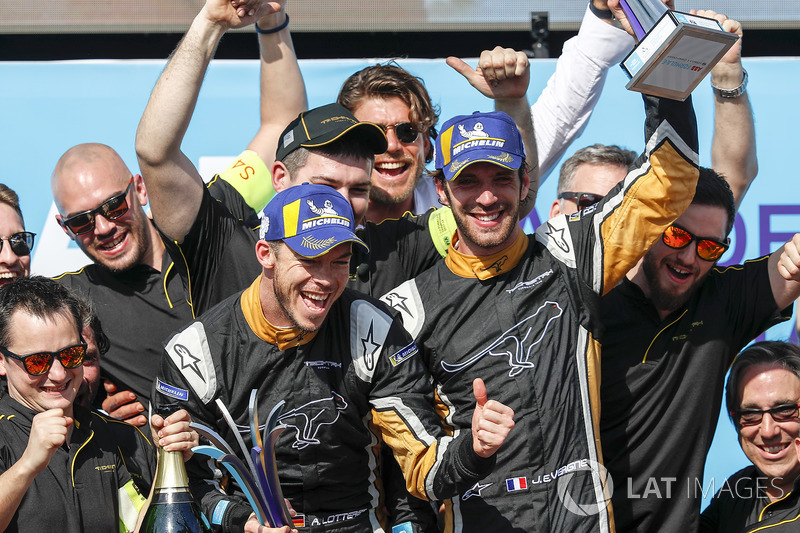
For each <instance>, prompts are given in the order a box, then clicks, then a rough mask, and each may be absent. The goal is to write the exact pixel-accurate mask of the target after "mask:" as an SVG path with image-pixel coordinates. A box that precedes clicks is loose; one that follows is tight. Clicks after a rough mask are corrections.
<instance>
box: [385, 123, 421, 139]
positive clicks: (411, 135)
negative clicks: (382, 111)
mask: <svg viewBox="0 0 800 533" xmlns="http://www.w3.org/2000/svg"><path fill="white" fill-rule="evenodd" d="M379 126H380V127H381V128H382V129H383V133H386V131H387V130H390V129H393V130H394V134H395V135H397V140H398V141H400V142H401V143H405V144H411V143H413V142H414V141H416V140H417V137H419V132H418V131H417V129H416V128H415V127H414V125H413V124H412V123H410V122H400V123H398V124H395V125H394V126H392V125H383V124H379Z"/></svg>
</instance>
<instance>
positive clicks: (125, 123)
mask: <svg viewBox="0 0 800 533" xmlns="http://www.w3.org/2000/svg"><path fill="white" fill-rule="evenodd" d="M374 62H375V61H374V60H373V61H366V60H364V61H362V60H334V61H301V68H302V70H303V74H304V76H305V79H306V83H307V87H308V94H309V103H310V105H311V106H312V107H314V106H317V105H321V104H324V103H328V102H330V101H333V99H335V97H336V93H337V92H338V89H339V86H340V85H341V83H342V81H343V80H344V79H345V78H346V77H347V76H348V75H349V74H351V73H352V72H353V71H355V70H357V69H359V68H361V67H363V66H365V65H367V64H369V63H374ZM399 63H400V64H401V65H402V66H404V67H406V68H407V69H408V70H410V71H411V72H413V73H414V74H416V75H418V76H421V77H422V78H423V79H424V80H425V82H426V85H427V87H428V89H429V90H430V92H431V95H432V97H433V99H434V101H435V102H436V103H437V104H438V105H439V106H440V108H441V116H442V117H443V118H447V117H450V116H453V115H455V114H462V113H470V112H472V111H475V110H481V111H487V110H491V109H492V103H491V101H490V100H488V99H486V98H484V97H483V96H481V95H480V94H479V93H477V92H476V91H475V90H474V89H472V87H470V86H469V84H468V83H467V82H466V81H465V80H464V79H463V78H462V77H461V76H460V75H459V74H457V73H456V72H455V71H453V70H452V69H450V68H449V67H448V66H447V65H446V64H445V63H444V61H443V60H402V61H399ZM474 63H475V62H474V60H473V61H472V64H473V65H474ZM163 65H164V62H163V61H113V62H109V61H71V62H40V63H39V62H36V63H33V62H14V63H0V79H2V80H3V83H2V84H0V182H4V183H6V184H8V185H9V186H10V187H12V188H13V189H14V190H16V191H17V192H18V193H19V195H20V198H21V201H22V209H23V213H24V214H25V219H26V226H27V229H29V230H30V231H34V232H36V233H37V234H38V237H37V244H36V248H35V250H34V257H33V271H34V273H38V274H45V275H55V274H58V273H61V272H63V271H65V270H72V269H74V268H77V267H79V266H81V265H83V264H86V263H87V261H86V259H85V257H84V256H83V254H82V253H81V252H80V250H78V248H77V247H76V246H75V245H74V244H73V243H72V242H71V241H69V240H68V239H67V237H66V236H65V235H64V233H63V232H62V231H61V229H60V228H59V227H58V225H57V224H56V223H55V220H54V218H53V216H54V214H55V211H54V206H53V202H52V195H51V193H50V174H51V172H52V170H53V167H54V166H55V163H56V161H57V160H58V158H59V157H60V155H61V154H62V153H63V152H64V151H66V150H67V149H68V148H69V147H71V146H73V145H75V144H78V143H82V142H90V141H92V142H102V143H105V144H108V145H110V146H112V147H113V148H114V149H116V150H117V151H118V152H119V153H120V154H121V156H122V158H123V159H124V160H125V161H126V162H127V164H128V166H129V168H130V169H131V171H132V172H134V173H136V172H138V167H137V164H136V156H135V152H134V135H135V132H136V127H137V125H138V122H139V118H140V116H141V114H142V111H143V109H144V106H145V104H146V102H147V98H148V97H149V93H150V90H151V89H152V87H153V85H154V83H155V81H156V79H157V77H158V75H159V73H160V71H161V69H162V68H163ZM745 66H746V68H747V70H748V72H749V73H750V84H749V87H748V93H749V94H750V98H751V100H752V103H753V108H754V110H755V115H756V131H757V139H758V154H759V167H760V171H759V177H758V178H757V179H756V181H755V183H754V184H753V186H752V187H751V189H750V191H749V192H748V194H747V197H746V198H745V200H744V202H743V203H742V206H741V209H740V212H739V215H738V218H737V224H736V228H735V230H734V234H733V235H732V238H733V245H732V246H731V249H730V250H729V251H728V253H727V254H726V256H725V258H723V263H738V262H741V261H742V260H743V259H745V258H753V257H757V256H759V255H761V254H766V253H769V252H770V251H772V250H774V249H776V248H778V247H779V246H780V245H781V244H782V243H783V242H785V241H786V240H787V239H788V238H790V237H791V235H792V234H794V233H795V232H797V231H800V201H798V195H797V191H798V189H797V188H796V187H797V186H796V185H793V183H795V180H796V177H795V172H796V171H794V170H792V163H791V161H790V160H791V158H790V157H788V156H790V155H791V154H792V152H793V151H794V150H796V149H797V148H796V146H795V142H796V141H795V139H796V132H795V127H796V124H798V123H800V112H799V111H798V107H797V106H796V105H794V104H792V102H793V101H794V99H795V97H796V93H797V87H798V86H800V63H799V62H798V59H795V58H782V59H770V58H761V59H750V60H746V61H745ZM554 68H555V62H554V60H537V61H534V62H533V64H532V67H531V72H532V74H531V80H532V81H531V88H530V91H529V99H530V100H531V101H534V100H535V99H536V98H537V96H538V95H539V93H540V92H541V90H542V88H543V87H544V85H545V83H546V82H547V79H548V77H549V76H550V75H551V74H552V72H553V70H554ZM626 81H627V80H626V78H625V76H624V74H623V73H622V71H621V70H620V69H617V68H614V69H612V71H611V73H610V75H609V78H608V81H607V83H606V87H605V90H604V92H603V95H602V97H601V99H600V101H599V103H598V105H597V107H596V109H595V113H594V116H593V117H592V118H591V120H590V122H589V124H588V126H587V128H586V130H585V131H584V133H583V134H582V136H581V137H580V138H579V139H578V140H577V141H576V142H575V143H574V144H573V146H571V147H570V148H569V149H568V150H567V153H566V157H568V156H569V155H571V153H573V152H574V151H575V150H576V149H578V148H580V147H583V146H586V145H588V144H592V143H596V142H600V143H606V144H611V143H614V144H620V145H622V146H626V147H628V148H631V149H633V150H636V151H640V150H641V149H642V148H643V146H644V138H643V127H642V123H643V118H644V113H643V107H642V103H641V98H640V96H639V95H638V94H636V93H631V92H628V91H626V90H625V89H624V85H625V82H626ZM694 102H695V108H696V110H697V114H698V123H699V129H700V140H701V146H700V148H701V152H700V157H701V164H703V165H706V166H709V165H710V164H711V158H710V152H709V150H710V145H711V136H712V132H713V98H712V95H711V90H710V88H709V83H708V80H705V81H704V82H703V84H701V85H700V86H699V87H698V88H697V89H696V90H695V95H694ZM258 117H259V107H258V63H257V62H256V61H214V62H213V63H212V64H211V66H210V68H209V72H208V75H207V77H206V81H205V84H204V86H203V89H202V92H201V94H200V99H199V102H198V106H197V110H196V112H195V114H194V118H193V119H192V123H191V125H190V127H189V131H188V133H187V135H186V139H185V141H184V143H183V150H184V152H185V153H186V154H187V155H188V156H189V157H190V158H191V159H192V160H193V161H195V162H196V163H198V162H199V161H200V160H201V157H202V158H204V157H207V156H231V157H232V156H234V155H236V154H238V153H239V152H241V150H242V149H243V148H244V147H245V146H246V145H247V143H248V142H249V141H250V139H251V137H252V136H253V134H254V133H255V132H256V129H257V128H258ZM558 166H560V163H559V165H557V167H556V173H555V175H554V176H551V177H550V178H549V179H547V180H546V181H545V183H544V184H543V185H542V187H541V188H540V191H539V196H538V201H537V204H536V212H535V213H534V214H533V215H532V220H528V221H526V222H525V223H524V227H525V229H526V231H532V230H533V228H534V227H535V225H536V221H537V220H538V221H541V220H543V219H544V218H546V216H547V213H548V211H549V205H550V203H551V202H552V200H553V198H554V197H555V189H556V181H557V169H558ZM216 168H221V167H216ZM212 170H213V169H212ZM792 324H793V321H792V322H791V323H787V324H783V325H781V326H777V327H775V328H773V329H771V330H770V331H769V332H768V333H767V337H768V338H770V339H787V338H794V339H795V340H796V335H794V333H793V327H792ZM687 445H691V443H687ZM746 463H747V461H746V459H745V457H744V455H743V454H742V453H741V451H740V449H739V446H738V444H737V441H736V434H735V432H734V431H733V428H732V426H731V424H730V422H729V421H728V420H727V417H726V416H721V417H720V424H719V425H718V428H717V436H716V438H715V441H714V445H713V446H712V449H711V452H710V453H709V458H708V464H707V468H706V479H705V480H704V481H703V487H704V488H705V489H706V492H707V493H706V498H705V501H706V502H707V501H708V498H709V497H710V495H711V494H712V493H713V492H715V491H716V490H718V489H719V488H720V485H721V483H722V482H723V481H724V479H725V478H726V477H727V476H728V475H730V474H731V473H733V472H735V471H736V470H737V469H738V468H739V467H741V466H743V465H744V464H746Z"/></svg>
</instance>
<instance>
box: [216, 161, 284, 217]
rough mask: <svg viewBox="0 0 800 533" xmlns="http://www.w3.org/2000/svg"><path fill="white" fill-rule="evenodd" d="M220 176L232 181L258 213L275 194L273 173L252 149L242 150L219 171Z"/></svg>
mask: <svg viewBox="0 0 800 533" xmlns="http://www.w3.org/2000/svg"><path fill="white" fill-rule="evenodd" d="M219 177H220V178H222V179H223V180H225V181H227V182H228V183H230V184H231V186H232V187H233V188H234V189H236V191H237V192H238V193H239V194H241V195H242V198H244V201H245V202H247V205H249V206H250V207H252V208H253V211H255V212H256V213H260V212H261V211H262V210H263V209H264V207H266V205H267V203H268V202H269V201H270V199H271V198H272V197H273V196H275V189H273V188H272V174H270V172H269V169H268V168H267V165H265V164H264V162H263V161H262V160H261V158H260V157H259V156H258V154H257V153H255V152H254V151H252V150H245V151H244V152H242V153H241V154H240V155H239V157H237V158H236V159H234V160H233V162H232V163H231V164H230V165H229V166H228V168H226V169H225V170H223V171H222V172H220V173H219Z"/></svg>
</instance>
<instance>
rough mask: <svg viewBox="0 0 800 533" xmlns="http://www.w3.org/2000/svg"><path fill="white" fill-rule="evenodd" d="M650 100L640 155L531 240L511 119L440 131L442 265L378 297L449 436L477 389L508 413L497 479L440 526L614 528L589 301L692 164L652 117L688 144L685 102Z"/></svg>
mask: <svg viewBox="0 0 800 533" xmlns="http://www.w3.org/2000/svg"><path fill="white" fill-rule="evenodd" d="M647 102H648V109H649V110H650V113H649V114H648V118H649V119H650V122H649V123H652V124H656V125H657V124H660V126H659V128H658V129H656V128H651V131H655V133H654V135H653V136H652V138H651V139H650V142H649V143H648V149H649V150H648V152H647V156H649V160H648V161H647V162H645V163H644V164H643V166H641V167H640V168H638V169H637V170H636V171H634V172H631V173H630V174H628V176H627V177H626V178H625V180H624V181H623V183H622V184H620V185H619V186H618V187H617V188H616V189H614V191H613V193H612V194H610V195H609V196H608V197H607V198H606V199H605V200H604V201H603V203H601V204H599V205H598V206H596V207H595V208H593V209H591V210H586V211H584V212H582V213H577V214H575V215H573V216H571V217H569V218H568V217H559V218H556V219H553V220H550V221H548V222H547V223H545V224H544V225H542V226H541V227H540V228H539V229H538V230H537V232H536V235H535V236H533V235H531V236H528V235H525V234H524V233H523V232H522V230H521V229H520V227H519V224H518V222H519V208H520V203H521V202H522V199H523V198H525V196H526V194H527V191H528V187H529V183H530V180H529V177H528V174H527V172H526V169H525V164H524V163H525V152H524V150H523V145H522V139H521V137H520V134H519V132H518V130H517V128H516V125H515V124H514V122H513V120H511V118H510V117H509V116H508V115H506V114H505V113H502V112H493V113H474V114H472V115H463V116H458V117H455V118H453V119H450V120H448V121H447V122H446V123H445V124H444V125H443V126H442V131H441V133H440V136H439V137H438V139H437V140H436V167H437V173H436V174H435V178H436V187H437V191H438V193H439V198H440V200H441V202H442V203H443V204H444V205H448V206H450V208H451V209H452V211H453V215H454V216H455V219H456V224H457V231H456V233H455V236H454V237H453V241H452V244H451V245H450V248H449V250H448V253H447V256H446V258H445V260H444V261H443V262H441V263H439V264H437V265H436V266H434V267H433V268H431V269H430V270H428V271H427V272H425V273H424V274H422V275H420V276H418V277H417V278H415V279H413V280H411V281H409V282H407V283H404V284H403V285H400V286H399V287H397V288H396V289H394V290H392V291H390V292H389V293H388V294H387V295H386V296H385V297H384V298H383V299H384V300H385V301H386V302H388V303H390V304H391V305H393V307H395V309H396V310H397V311H399V312H400V313H401V314H402V315H403V323H404V325H405V327H406V328H407V329H408V330H409V331H410V332H411V333H412V335H413V336H414V337H415V339H416V343H417V346H419V348H420V351H421V354H422V356H423V359H424V361H425V364H426V366H427V367H428V370H429V371H430V372H431V374H432V375H433V377H434V383H435V385H436V390H437V396H438V398H439V399H440V400H441V405H440V406H439V409H438V410H439V412H440V413H442V416H443V418H444V422H445V423H446V424H447V426H448V427H451V428H453V431H454V433H453V434H454V436H459V435H462V434H464V433H466V432H468V431H469V425H470V412H469V408H468V406H469V404H468V401H469V399H470V393H469V391H470V387H471V383H472V381H473V380H474V379H476V378H481V379H483V380H484V381H485V382H486V384H487V387H488V388H489V390H492V391H497V394H498V398H500V399H501V401H502V402H503V403H506V404H507V405H509V406H510V407H512V408H513V409H514V411H515V413H517V426H516V428H515V431H514V433H513V434H512V435H510V438H509V442H508V443H507V446H504V447H503V448H502V449H501V450H500V451H499V452H498V455H497V465H496V467H495V469H494V470H493V471H492V473H491V474H490V475H489V476H487V477H486V478H485V479H484V480H483V481H482V482H481V483H480V484H475V485H473V486H472V487H470V490H468V491H463V492H462V494H461V495H460V497H459V498H456V499H453V500H451V501H448V502H447V503H446V504H445V518H444V520H445V524H446V528H447V530H448V531H450V530H453V531H463V532H470V531H509V532H511V531H575V530H578V531H595V532H607V531H613V529H614V524H613V516H612V515H611V513H610V511H609V510H608V509H606V503H607V502H606V499H605V498H606V496H605V495H604V490H605V488H604V482H605V478H604V477H603V476H602V475H601V469H602V468H601V467H600V466H599V463H602V455H601V452H600V449H599V446H598V440H599V426H598V422H599V382H598V379H597V376H598V375H599V363H600V358H599V351H598V345H597V341H596V340H595V339H596V337H597V335H598V334H599V332H600V320H599V313H598V308H599V300H600V296H601V295H602V294H604V293H606V292H607V291H609V290H610V289H611V288H613V287H614V286H615V285H616V284H617V282H618V281H619V280H620V279H621V278H622V277H623V276H624V275H625V273H626V272H627V271H628V269H629V268H630V267H632V266H633V265H634V264H635V263H636V261H637V260H638V259H639V257H641V255H642V254H644V252H645V251H646V249H647V247H648V246H649V245H650V243H652V242H653V241H654V240H655V239H656V238H657V237H658V235H659V234H660V233H661V232H662V231H663V230H664V228H665V226H667V225H669V224H670V223H671V222H672V221H673V220H674V219H675V218H677V216H678V215H679V214H680V213H681V212H682V211H683V209H685V207H686V206H687V205H688V203H689V200H690V198H691V196H692V194H693V193H694V187H695V182H696V179H697V169H696V154H694V153H693V152H692V150H691V149H689V147H688V146H687V145H686V144H685V143H684V142H683V141H682V140H681V138H680V137H679V136H678V135H677V134H676V133H675V130H673V129H672V128H671V127H670V126H668V125H667V124H666V122H661V120H659V118H664V117H665V116H667V114H669V116H670V123H673V124H675V125H676V126H678V127H681V128H682V130H683V132H682V133H683V134H684V135H685V136H686V138H689V139H695V138H696V134H695V130H694V122H693V120H692V119H693V114H691V113H690V110H691V104H690V103H689V104H685V103H669V102H667V101H661V100H657V99H652V98H649V97H648V98H647ZM670 111H671V113H670ZM632 205H636V206H641V208H628V206H632ZM645 206H647V207H645ZM631 242H636V243H638V244H637V245H635V246H631V244H630V243H631ZM559 478H562V479H563V481H562V479H559ZM565 494H566V496H565ZM570 502H571V503H570ZM582 509H583V510H582Z"/></svg>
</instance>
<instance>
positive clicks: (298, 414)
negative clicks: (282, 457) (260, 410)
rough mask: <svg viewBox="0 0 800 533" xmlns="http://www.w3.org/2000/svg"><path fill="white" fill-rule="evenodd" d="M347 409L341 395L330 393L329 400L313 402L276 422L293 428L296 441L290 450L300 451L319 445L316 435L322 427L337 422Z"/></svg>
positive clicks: (293, 410) (290, 412) (323, 399)
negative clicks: (342, 412)
mask: <svg viewBox="0 0 800 533" xmlns="http://www.w3.org/2000/svg"><path fill="white" fill-rule="evenodd" d="M346 408H347V402H346V401H345V399H344V398H342V396H341V395H339V394H337V393H336V392H335V391H331V397H330V398H321V399H319V400H313V401H311V402H308V403H307V404H305V405H301V406H300V407H297V408H295V409H292V410H291V411H287V412H286V413H284V414H282V415H281V416H280V418H278V422H279V423H281V424H285V425H286V426H288V427H290V428H294V430H295V434H296V436H297V440H295V441H294V442H293V443H292V448H296V449H298V450H302V449H303V448H305V447H307V446H310V445H312V444H319V443H320V441H319V439H318V438H317V433H319V430H320V428H321V427H322V426H330V425H331V424H333V423H335V422H336V421H337V420H339V414H340V413H341V411H344V410H345V409H346Z"/></svg>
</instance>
